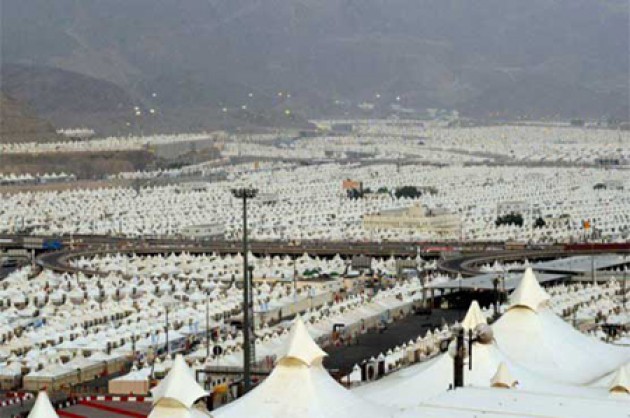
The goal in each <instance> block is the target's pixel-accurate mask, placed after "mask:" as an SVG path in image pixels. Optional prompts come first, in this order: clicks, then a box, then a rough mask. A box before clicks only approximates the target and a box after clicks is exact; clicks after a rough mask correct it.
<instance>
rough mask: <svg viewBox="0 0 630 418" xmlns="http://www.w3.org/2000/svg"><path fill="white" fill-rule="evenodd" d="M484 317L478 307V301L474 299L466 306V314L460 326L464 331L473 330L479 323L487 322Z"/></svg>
mask: <svg viewBox="0 0 630 418" xmlns="http://www.w3.org/2000/svg"><path fill="white" fill-rule="evenodd" d="M487 323H488V321H486V317H485V316H484V314H483V312H481V308H480V307H479V303H478V302H477V301H476V300H473V301H472V303H471V304H470V307H469V308H468V312H466V316H465V317H464V320H463V321H462V327H464V329H465V330H466V331H468V330H474V329H475V327H477V325H479V324H487Z"/></svg>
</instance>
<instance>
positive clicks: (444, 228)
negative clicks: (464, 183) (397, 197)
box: [363, 206, 461, 236]
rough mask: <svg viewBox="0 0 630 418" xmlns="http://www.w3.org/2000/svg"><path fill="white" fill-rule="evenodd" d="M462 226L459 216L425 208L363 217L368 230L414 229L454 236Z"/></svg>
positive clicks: (418, 207)
mask: <svg viewBox="0 0 630 418" xmlns="http://www.w3.org/2000/svg"><path fill="white" fill-rule="evenodd" d="M460 225H461V221H460V218H459V216H458V215H456V214H452V213H449V212H447V211H445V210H443V209H428V208H426V207H424V206H412V207H410V208H404V209H392V210H384V211H381V212H379V213H376V214H367V215H364V216H363V226H364V227H365V228H366V229H368V230H373V229H412V230H415V231H417V232H427V233H436V234H438V235H441V236H454V235H456V234H458V233H459V231H460Z"/></svg>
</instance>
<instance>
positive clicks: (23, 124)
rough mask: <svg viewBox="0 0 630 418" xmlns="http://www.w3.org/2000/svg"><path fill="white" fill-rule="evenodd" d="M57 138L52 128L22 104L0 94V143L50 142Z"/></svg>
mask: <svg viewBox="0 0 630 418" xmlns="http://www.w3.org/2000/svg"><path fill="white" fill-rule="evenodd" d="M57 138H58V136H57V134H56V132H55V129H54V128H53V126H52V125H51V124H50V123H49V122H48V121H46V120H43V119H41V118H39V117H37V116H35V114H34V113H33V112H32V111H31V110H29V109H28V108H26V106H24V104H23V103H20V102H18V101H17V100H15V99H13V98H11V97H8V96H6V95H4V94H0V143H6V142H37V141H52V140H55V139H57Z"/></svg>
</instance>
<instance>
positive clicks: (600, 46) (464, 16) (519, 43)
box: [2, 0, 629, 129]
mask: <svg viewBox="0 0 630 418" xmlns="http://www.w3.org/2000/svg"><path fill="white" fill-rule="evenodd" d="M628 11H629V10H628V3H627V1H625V0H600V1H596V2H594V1H592V0H531V1H528V2H524V1H522V0H477V1H468V0H388V1H384V0H318V1H315V0H264V1H263V0H231V1H221V0H187V1H186V2H173V1H169V0H133V1H128V0H107V1H105V0H94V1H89V2H85V1H80V0H56V1H54V2H51V1H48V0H29V1H22V0H3V13H2V61H3V62H4V63H15V64H22V65H28V66H31V67H54V68H59V69H64V70H68V71H71V72H73V73H78V74H82V75H85V76H89V77H92V78H94V79H98V80H102V81H106V82H109V83H112V84H114V85H116V86H118V87H120V88H121V89H122V91H119V92H118V93H114V90H112V94H113V95H114V96H115V97H119V96H118V95H119V94H120V100H121V102H120V103H123V108H124V112H127V108H126V107H125V106H127V105H128V104H130V103H131V102H133V103H134V105H140V106H143V107H147V108H149V107H154V108H155V109H158V110H159V112H160V115H161V118H160V120H161V121H162V122H161V124H157V125H158V126H157V128H156V129H158V128H160V126H161V127H162V128H163V127H164V126H173V124H174V125H177V127H178V128H181V127H185V126H205V125H207V124H208V123H210V121H212V123H221V122H225V120H226V119H230V120H232V119H238V118H243V119H245V120H248V121H249V122H251V123H252V124H256V123H257V122H255V121H254V120H255V119H256V118H253V119H252V118H251V114H252V113H253V114H257V112H259V111H262V109H265V110H266V111H272V112H274V114H275V115H282V114H284V111H285V110H287V109H290V110H292V113H291V114H292V115H295V114H300V113H301V114H307V115H309V116H317V115H323V114H337V115H339V114H343V113H344V112H348V113H349V114H352V113H356V112H357V111H358V110H357V106H356V105H357V104H359V103H361V102H364V101H367V102H371V103H374V104H375V109H376V112H381V113H384V112H385V113H386V112H389V111H390V110H389V109H390V105H391V104H392V103H398V104H400V105H401V106H404V107H407V108H409V107H411V108H426V107H444V108H451V109H458V110H461V111H462V112H464V113H465V114H469V115H472V116H478V117H487V116H488V115H499V116H500V117H518V116H529V117H542V116H556V115H557V116H561V117H578V116H580V117H607V116H614V117H617V118H624V119H627V115H628V94H629V92H628V69H629V63H628V47H629V31H628V20H627V16H628ZM14 88H18V87H14ZM20 88H23V87H20ZM3 89H4V87H3ZM250 93H252V97H250ZM279 93H281V94H279ZM287 93H288V95H287ZM114 96H107V99H108V100H107V103H108V106H110V105H111V106H114V107H115V106H116V105H117V104H118V102H116V100H111V101H110V100H109V99H112V98H114ZM123 96H124V97H126V98H127V99H125V100H123V99H122V98H123ZM38 102H39V99H35V98H33V103H32V104H33V106H34V107H35V108H38V107H39V105H38ZM115 102H116V103H115ZM243 106H245V109H242V107H243ZM223 108H228V112H222V109H223ZM90 109H91V110H90V112H91V113H95V114H98V112H99V111H98V109H92V108H90ZM110 110H111V111H112V112H114V113H115V111H116V109H110ZM60 111H63V112H64V113H66V112H67V113H70V112H72V109H70V108H68V109H65V106H64V109H60ZM85 113H87V112H85ZM225 113H227V115H226V114H225ZM54 117H55V118H57V117H58V116H57V115H55V116H54ZM272 119H274V120H275V119H279V120H280V122H282V121H283V119H282V118H278V116H274V118H272Z"/></svg>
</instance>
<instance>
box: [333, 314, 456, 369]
mask: <svg viewBox="0 0 630 418" xmlns="http://www.w3.org/2000/svg"><path fill="white" fill-rule="evenodd" d="M465 314H466V312H465V311H463V310H462V311H460V310H452V309H433V310H432V311H431V313H430V314H429V315H414V314H411V315H408V316H406V317H405V318H403V319H401V320H399V321H396V322H394V323H391V324H388V325H387V328H386V329H384V330H382V331H378V330H372V331H369V332H367V333H366V334H363V335H361V336H359V338H358V341H356V343H355V344H352V345H347V346H342V347H331V348H326V352H327V353H328V357H326V358H325V359H324V366H326V368H328V369H329V370H339V371H340V372H342V374H346V373H348V372H350V371H351V370H352V367H354V365H355V364H359V363H361V362H362V361H363V360H369V359H370V358H371V357H378V355H379V354H380V353H383V354H385V353H386V352H387V350H389V349H390V348H391V349H394V347H396V346H397V345H402V344H403V343H407V342H409V340H414V341H415V340H416V338H418V336H420V335H421V336H423V337H424V335H425V334H426V333H427V331H428V330H433V329H434V328H441V327H442V325H443V324H444V323H453V322H455V321H458V320H461V319H462V318H463V316H464V315H465Z"/></svg>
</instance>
